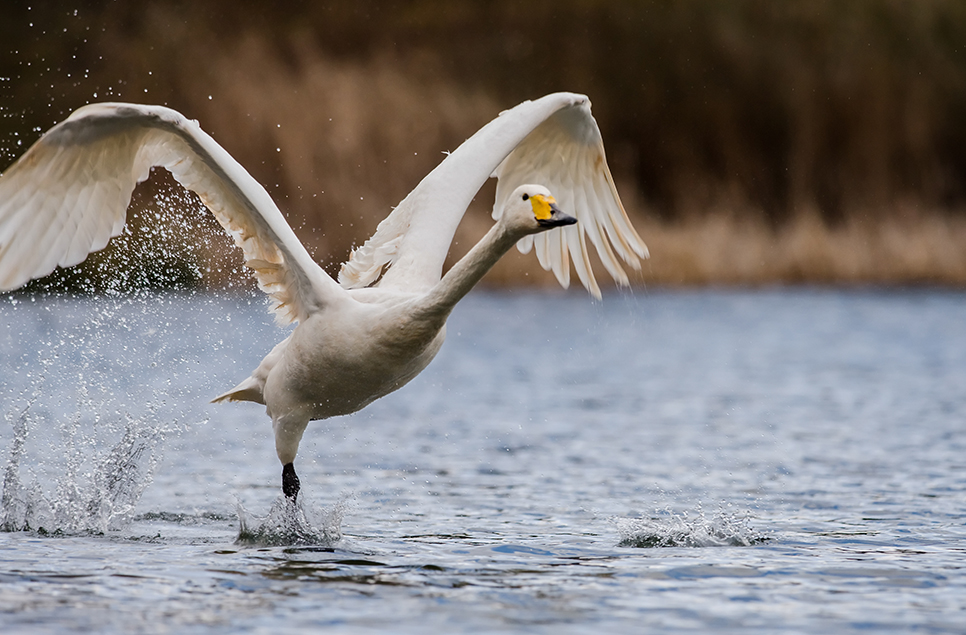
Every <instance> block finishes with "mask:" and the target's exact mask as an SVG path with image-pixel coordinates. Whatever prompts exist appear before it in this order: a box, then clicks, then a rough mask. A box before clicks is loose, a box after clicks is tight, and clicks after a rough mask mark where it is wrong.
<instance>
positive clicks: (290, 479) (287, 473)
mask: <svg viewBox="0 0 966 635" xmlns="http://www.w3.org/2000/svg"><path fill="white" fill-rule="evenodd" d="M282 493H283V494H285V495H286V496H287V497H289V498H291V499H292V500H293V501H294V500H295V497H296V496H298V493H299V477H298V475H297V474H296V473H295V465H294V464H292V463H286V464H285V465H283V466H282Z"/></svg>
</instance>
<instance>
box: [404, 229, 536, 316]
mask: <svg viewBox="0 0 966 635" xmlns="http://www.w3.org/2000/svg"><path fill="white" fill-rule="evenodd" d="M519 238H520V236H514V235H511V234H510V232H508V231H507V228H506V227H505V226H504V225H503V223H500V222H498V223H496V224H495V225H493V227H491V228H490V231H488V232H487V233H486V235H485V236H483V238H482V239H481V240H480V242H478V243H476V246H475V247H473V248H472V249H470V251H469V252H468V253H467V254H466V255H465V256H463V257H462V258H460V260H459V262H457V263H456V264H455V265H453V266H452V268H450V270H449V271H447V272H446V275H445V276H443V279H442V280H440V281H439V282H438V283H437V284H436V286H434V287H433V288H432V289H431V290H430V291H429V293H427V294H426V296H425V298H424V299H423V302H422V304H423V309H424V310H425V311H427V312H428V313H433V314H437V315H438V316H439V317H442V318H443V319H445V318H446V317H447V316H449V314H450V311H452V310H453V307H455V306H456V303H457V302H459V301H460V300H462V299H463V296H465V295H466V294H467V293H469V292H470V289H472V288H473V287H474V286H475V285H476V283H477V282H479V281H480V279H481V278H483V276H484V275H486V272H487V271H489V270H490V269H491V268H492V267H493V265H495V264H496V262H497V261H498V260H499V259H500V258H501V257H502V256H503V254H505V253H506V252H507V251H509V250H510V247H512V246H513V244H514V243H515V242H516V241H517V240H518V239H519Z"/></svg>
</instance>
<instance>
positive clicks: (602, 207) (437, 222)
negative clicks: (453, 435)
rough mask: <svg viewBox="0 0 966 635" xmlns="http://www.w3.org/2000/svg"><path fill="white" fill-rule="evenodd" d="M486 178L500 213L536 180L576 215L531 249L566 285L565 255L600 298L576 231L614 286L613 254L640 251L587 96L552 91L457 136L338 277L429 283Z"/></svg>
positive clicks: (631, 258)
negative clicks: (494, 180) (492, 181)
mask: <svg viewBox="0 0 966 635" xmlns="http://www.w3.org/2000/svg"><path fill="white" fill-rule="evenodd" d="M490 176H496V177H498V178H499V183H498V185H497V200H496V204H495V206H494V210H502V208H503V204H504V200H503V199H504V198H505V197H506V196H507V195H508V194H509V193H510V192H512V191H513V189H514V188H516V187H517V186H518V185H521V184H524V183H538V184H541V185H545V186H547V187H548V188H550V191H551V192H552V193H553V194H554V196H555V197H556V199H557V201H558V203H561V207H562V209H564V211H566V212H568V213H573V214H575V215H576V216H577V218H578V221H579V223H578V224H577V225H575V226H570V227H565V228H558V229H554V230H551V231H549V232H545V233H544V234H542V235H541V236H546V237H548V238H549V242H548V243H547V247H541V248H540V249H538V254H537V255H538V257H539V258H540V260H541V263H542V264H543V265H544V267H545V268H553V269H554V271H555V273H556V274H557V277H558V279H560V280H561V282H562V283H563V284H565V285H566V284H567V283H568V282H569V272H570V269H569V260H570V257H569V255H570V254H573V260H574V263H575V267H576V269H577V273H578V275H579V276H580V279H581V281H583V282H584V285H585V286H586V287H587V288H588V289H589V290H590V291H591V292H592V293H593V294H594V295H595V296H597V297H599V296H600V289H599V288H598V286H597V283H596V281H595V279H594V277H593V272H592V271H591V267H590V260H589V256H588V251H587V244H586V240H585V238H584V236H585V235H587V236H590V240H591V242H592V243H593V244H594V245H595V246H596V247H597V250H598V252H599V253H600V254H601V259H602V260H603V262H604V264H605V266H606V267H607V269H608V271H610V272H611V274H612V275H613V276H614V277H615V279H616V280H617V281H618V282H619V283H621V284H626V283H627V276H626V275H625V274H624V271H623V270H622V269H621V267H620V265H619V263H618V260H617V258H618V256H617V255H615V251H616V252H617V254H618V255H619V256H620V257H621V258H623V259H624V260H625V261H627V262H628V263H630V264H631V266H634V267H639V266H640V264H639V260H638V257H641V258H646V257H647V248H646V247H645V246H644V243H643V242H642V241H641V239H640V237H638V235H637V233H636V232H635V231H634V229H633V227H631V224H630V222H629V221H628V220H627V215H626V214H625V213H624V210H623V207H621V204H620V200H619V199H618V197H617V190H616V189H615V188H614V184H613V179H612V178H611V175H610V171H609V170H608V168H607V162H606V160H605V158H604V151H603V144H602V142H601V139H600V131H599V130H598V128H597V124H596V122H595V121H594V119H593V117H592V116H591V114H590V102H589V100H588V99H587V98H586V97H584V96H582V95H575V94H571V93H556V94H553V95H548V96H546V97H543V98H541V99H538V100H535V101H528V102H524V103H522V104H520V105H519V106H516V107H515V108H513V109H511V110H507V111H505V112H503V113H501V114H500V116H499V117H497V118H496V119H494V120H493V121H491V122H490V123H488V124H487V125H486V126H484V127H483V128H482V129H480V130H479V131H478V132H477V133H476V134H474V135H473V136H472V137H470V138H469V139H468V140H467V141H465V142H464V143H463V144H462V145H461V146H460V147H459V148H458V149H457V150H456V151H455V152H453V153H452V154H451V155H449V156H448V157H447V158H446V159H445V160H444V161H443V162H442V163H440V165H439V166H437V167H436V169H435V170H433V171H432V172H431V173H430V174H429V175H428V176H426V178H424V179H423V180H422V181H421V182H420V184H419V185H418V186H417V187H416V189H415V190H413V191H412V192H411V193H410V194H409V196H407V197H406V198H405V199H404V200H403V201H402V203H400V204H399V206H398V207H397V208H396V209H395V210H394V211H393V212H392V214H390V215H389V216H388V217H387V218H386V219H385V220H384V221H383V222H382V223H380V224H379V227H378V229H377V230H376V233H375V234H374V235H373V236H372V238H370V239H369V240H368V241H366V243H365V244H364V245H363V246H362V247H360V248H358V249H356V250H355V251H354V252H353V254H352V256H351V257H350V259H349V261H348V262H347V263H346V264H345V265H343V268H342V271H341V272H340V274H339V282H341V283H342V285H343V286H344V287H348V288H355V287H365V286H368V285H370V284H372V283H373V282H374V281H376V280H377V279H378V278H379V276H380V274H382V272H383V268H384V267H386V266H389V269H388V270H387V271H386V272H385V275H384V276H383V278H382V280H381V281H380V283H379V284H380V286H383V287H385V286H396V287H400V288H410V289H421V288H426V287H429V286H431V285H433V284H435V283H436V282H437V281H439V279H440V275H441V273H442V267H443V261H444V260H445V258H446V253H447V251H448V250H449V247H450V243H451V242H452V240H453V235H454V234H455V232H456V227H457V225H458V224H459V221H460V219H461V218H462V217H463V213H464V212H465V211H466V208H467V206H468V205H469V203H470V201H471V200H472V199H473V196H475V195H476V193H477V191H478V190H479V188H480V187H481V186H482V185H483V183H484V182H485V181H486V179H487V178H489V177H490ZM530 245H532V243H530ZM612 245H613V247H612ZM521 247H526V245H522V246H521Z"/></svg>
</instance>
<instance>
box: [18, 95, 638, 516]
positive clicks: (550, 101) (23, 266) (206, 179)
mask: <svg viewBox="0 0 966 635" xmlns="http://www.w3.org/2000/svg"><path fill="white" fill-rule="evenodd" d="M152 166H163V167H165V168H167V169H168V170H169V171H170V172H171V173H172V174H173V175H174V177H175V178H176V179H177V180H178V181H179V182H180V183H181V184H182V185H183V186H185V187H186V188H188V189H190V190H193V191H195V192H197V193H198V194H199V195H200V197H201V199H202V201H204V203H205V205H207V206H208V208H209V209H210V210H211V211H212V213H214V215H215V217H216V218H217V219H218V221H219V222H220V223H221V224H222V225H223V226H224V227H225V229H227V230H228V232H229V233H230V234H231V235H232V236H233V237H234V239H235V242H236V244H237V245H238V246H239V247H241V248H242V250H243V252H244V257H245V264H246V265H247V266H248V267H249V268H251V269H252V270H253V271H254V272H255V276H256V278H257V280H258V284H259V286H260V287H261V289H262V290H264V291H265V292H266V293H268V294H269V296H271V298H272V300H273V307H272V308H273V310H274V311H275V313H276V319H277V321H278V322H280V323H282V324H286V323H291V322H297V323H298V325H297V326H296V328H295V329H294V330H293V331H292V333H291V335H290V336H289V337H288V338H286V339H285V340H284V341H282V342H281V343H280V344H278V345H276V346H275V348H274V349H272V351H271V352H270V353H269V354H268V355H267V356H266V357H265V359H264V360H263V361H262V362H261V364H259V366H258V368H256V369H255V371H254V372H253V373H252V374H251V376H250V377H249V378H248V379H246V380H244V381H243V382H241V383H240V384H239V385H238V386H236V387H235V388H233V389H232V390H230V391H228V392H226V393H225V394H223V395H221V396H220V397H217V398H216V399H215V400H214V401H254V402H257V403H260V404H264V405H265V406H266V410H267V412H268V415H269V416H270V417H271V418H272V426H273V428H274V432H275V447H276V451H277V453H278V458H279V460H280V461H281V462H282V466H283V468H282V490H283V491H284V493H285V494H286V495H287V496H289V497H290V498H293V499H294V498H295V497H296V495H297V494H298V491H299V481H298V477H297V476H296V474H295V468H294V465H293V462H294V460H295V455H296V452H297V450H298V446H299V441H300V440H301V438H302V433H303V432H304V431H305V427H306V425H307V424H308V422H309V421H310V420H314V419H324V418H326V417H332V416H336V415H343V414H348V413H351V412H355V411H357V410H359V409H361V408H363V407H365V406H366V405H367V404H369V403H371V402H372V401H373V400H375V399H378V398H379V397H382V396H383V395H386V394H388V393H390V392H392V391H394V390H396V389H398V388H400V387H401V386H403V385H404V384H406V383H407V382H408V381H409V380H411V379H412V378H413V377H415V376H416V375H417V374H419V372H420V371H422V370H423V369H424V368H425V367H426V365H427V364H429V362H430V361H431V360H432V359H433V357H434V356H435V355H436V353H437V351H439V348H440V346H441V345H442V343H443V339H444V337H445V332H446V329H445V327H446V319H447V317H448V316H449V314H450V312H451V311H452V310H453V307H454V306H455V305H456V303H457V302H458V301H459V300H460V299H461V298H462V297H463V296H464V295H466V293H467V292H469V290H470V289H471V288H472V287H473V285H475V284H476V283H477V282H478V281H479V280H480V278H482V277H483V275H484V274H485V273H486V272H487V271H488V270H489V269H490V268H491V267H492V266H493V265H494V264H495V263H496V261H497V260H499V258H500V257H501V256H502V255H503V254H504V253H506V251H507V250H509V249H510V247H511V246H512V245H513V244H514V243H516V244H517V245H518V247H519V248H520V249H521V251H523V252H524V253H526V252H527V251H529V250H530V249H531V248H534V247H535V249H536V253H537V257H538V259H539V261H540V263H541V265H542V266H543V267H544V268H545V269H552V270H553V272H554V273H555V274H556V277H557V279H558V280H559V281H560V283H561V284H563V285H564V286H567V285H568V284H569V281H570V264H569V263H570V261H571V259H572V261H573V263H574V268H575V270H576V272H577V275H578V277H579V278H580V280H581V282H582V283H583V284H584V286H585V287H586V288H587V289H588V290H589V291H590V292H591V293H592V294H594V295H595V296H597V297H600V289H599V287H598V285H597V282H596V280H595V279H594V274H593V271H592V269H591V263H590V258H589V251H588V245H587V240H588V239H589V240H590V242H591V243H593V245H594V247H595V248H596V251H597V253H598V255H599V257H600V260H601V262H602V264H603V266H604V267H605V268H606V269H607V271H608V272H609V273H610V274H611V276H613V278H614V279H615V280H616V281H617V282H618V283H619V284H621V285H626V284H628V279H627V276H626V274H625V273H624V270H623V269H622V268H621V264H620V260H623V261H624V262H626V263H628V264H629V265H630V266H632V267H634V268H639V267H640V261H639V259H640V258H646V257H647V248H646V247H645V246H644V243H643V241H641V239H640V237H639V236H638V235H637V233H636V232H635V231H634V228H633V227H632V226H631V224H630V222H629V221H628V218H627V215H626V214H625V212H624V209H623V207H622V206H621V203H620V199H619V198H618V196H617V190H616V188H615V187H614V182H613V179H612V178H611V175H610V171H609V169H608V167H607V162H606V160H605V157H604V147H603V143H602V141H601V138H600V131H599V129H598V128H597V123H596V121H594V118H593V116H592V115H591V114H590V102H589V100H588V99H587V98H586V97H584V96H582V95H575V94H570V93H558V94H553V95H548V96H546V97H543V98H541V99H538V100H535V101H528V102H524V103H522V104H520V105H519V106H516V107H515V108H513V109H512V110H508V111H505V112H503V113H502V114H501V115H500V116H499V117H497V118H496V119H495V120H493V121H491V122H490V123H489V124H487V125H486V126H484V127H483V128H482V129H481V130H480V131H479V132H477V133H476V134H475V135H473V136H472V137H471V138H470V139H468V140H467V141H466V142H464V143H463V144H462V145H461V146H460V147H459V148H458V149H457V150H456V151H455V152H453V153H452V154H450V155H449V156H448V157H447V158H446V159H444V160H443V162H442V163H440V165H439V166H438V167H436V169H434V170H433V171H432V172H430V174H429V175H428V176H426V178H424V179H423V180H422V181H421V182H420V183H419V185H418V186H417V187H416V189H414V190H413V191H412V192H411V193H410V194H409V195H408V196H407V197H406V198H405V199H404V200H403V201H402V202H401V203H400V204H399V206H398V207H396V208H395V210H394V211H393V212H392V213H391V214H390V215H389V216H388V217H387V218H386V219H385V220H383V221H382V223H380V225H379V227H378V229H377V230H376V233H375V234H374V235H373V236H372V238H370V239H369V240H368V241H366V243H365V244H364V245H362V246H361V247H359V248H358V249H356V250H355V251H354V252H353V253H352V255H351V257H350V258H349V261H348V262H346V263H345V264H344V265H343V267H342V270H341V272H340V274H339V283H341V285H340V284H339V283H336V282H335V281H334V280H333V279H332V278H330V277H329V276H328V275H327V274H326V273H325V272H324V271H323V270H322V269H321V268H320V267H319V266H318V265H317V264H316V263H315V262H314V261H313V260H312V258H311V257H310V256H309V254H308V252H307V251H306V250H305V248H304V247H303V246H302V244H301V243H300V242H299V240H298V239H297V238H296V236H295V233H294V232H293V231H292V229H291V228H290V227H289V225H288V224H287V223H286V222H285V219H284V217H283V216H282V214H281V212H280V211H279V209H278V207H276V205H275V203H274V202H273V201H272V199H271V197H269V195H268V193H267V192H266V191H265V189H264V188H263V187H262V186H261V185H259V184H258V182H256V181H255V179H253V178H252V177H251V175H249V174H248V172H246V171H245V169H244V168H243V167H242V166H241V165H239V164H238V163H237V162H236V161H235V160H234V159H233V158H232V157H231V156H230V155H229V154H228V153H227V152H226V151H225V150H224V149H223V148H222V147H221V146H219V145H218V144H217V143H216V142H215V141H214V140H213V139H212V138H211V137H210V136H208V135H207V134H205V133H204V132H203V131H202V130H201V128H200V127H199V126H198V124H197V122H195V121H189V120H187V119H185V118H184V117H183V116H182V115H181V114H179V113H177V112H175V111H173V110H171V109H169V108H164V107H161V106H143V105H134V104H119V103H114V104H92V105H89V106H85V107H83V108H80V109H79V110H77V111H76V112H74V113H73V114H72V115H71V116H70V117H68V118H67V119H66V120H65V121H63V122H62V123H60V124H58V125H56V126H54V127H53V128H52V129H51V130H49V131H48V132H47V133H46V134H45V135H44V136H43V137H42V138H41V139H40V140H39V141H37V143H36V144H34V145H33V146H32V147H31V148H30V149H29V150H28V151H27V152H26V153H25V154H24V155H23V156H22V157H21V158H20V159H19V160H18V161H17V162H16V163H14V164H13V165H12V166H11V167H10V168H9V169H8V170H7V171H6V172H5V173H3V174H2V175H0V291H9V290H12V289H16V288H18V287H20V286H22V285H23V284H25V283H26V282H27V281H29V280H31V279H33V278H38V277H41V276H44V275H46V274H48V273H50V272H51V271H53V270H54V268H55V267H57V266H62V267H69V266H72V265H75V264H77V263H79V262H81V261H82V260H84V259H85V258H86V257H87V255H88V254H89V253H91V252H93V251H96V250H99V249H101V248H103V247H104V246H105V245H106V244H107V241H108V240H109V239H110V238H111V237H112V236H116V235H118V234H119V233H120V232H121V231H122V229H123V227H124V223H125V215H126V210H127V206H128V204H129V202H130V199H131V193H132V192H133V190H134V187H135V185H136V184H137V183H138V182H140V181H143V180H144V179H146V178H147V176H148V174H149V171H150V169H151V167H152ZM490 176H495V177H497V178H498V179H499V181H498V183H497V190H496V202H495V204H494V207H493V217H494V218H495V219H496V223H495V224H494V225H493V227H492V229H490V231H489V232H488V233H487V234H486V235H485V236H484V237H483V239H482V240H480V242H479V243H478V244H477V245H476V246H475V247H473V249H471V250H470V252H469V253H467V254H466V256H464V257H463V258H462V259H461V260H460V261H459V262H457V263H456V264H455V265H454V266H453V267H452V268H451V269H450V270H449V271H448V272H447V273H446V275H445V276H443V275H442V267H443V261H444V258H445V257H446V252H447V250H448V249H449V247H450V243H451V242H452V239H453V235H454V233H455V231H456V226H457V225H458V224H459V221H460V219H461V218H462V216H463V213H464V212H465V211H466V208H467V206H468V205H469V203H470V201H471V200H472V198H473V196H474V195H475V194H476V192H477V191H478V190H479V188H480V187H481V186H482V185H483V183H484V182H485V181H486V179H487V178H489V177H490ZM551 192H553V193H554V195H556V200H555V199H554V197H553V196H551ZM558 202H559V205H560V207H559V208H558ZM560 208H564V209H567V210H572V213H573V217H571V216H567V215H566V214H564V213H563V212H562V211H561V209H560ZM573 223H578V224H577V225H573ZM567 225H570V226H567ZM555 228H556V229H555Z"/></svg>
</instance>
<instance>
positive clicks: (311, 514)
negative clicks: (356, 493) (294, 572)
mask: <svg viewBox="0 0 966 635" xmlns="http://www.w3.org/2000/svg"><path fill="white" fill-rule="evenodd" d="M304 501H305V496H304V494H303V495H300V496H299V497H298V499H297V500H296V501H292V500H291V499H289V498H288V497H286V496H279V497H278V498H277V499H276V500H275V502H274V503H273V504H272V507H271V509H270V510H269V512H268V515H267V516H264V517H261V516H255V515H254V514H252V513H250V512H248V511H247V510H246V509H245V508H244V507H243V506H242V504H241V503H240V502H239V503H238V526H239V530H238V539H237V540H236V541H235V542H236V543H237V544H239V545H245V546H257V547H280V546H305V545H317V546H324V547H331V546H333V545H334V544H335V543H337V542H339V541H340V540H342V520H343V519H344V518H345V515H346V513H347V512H348V510H349V507H350V505H351V501H352V495H351V494H348V493H343V494H342V495H341V496H340V497H339V500H338V501H336V502H335V504H333V505H332V506H331V507H326V508H315V509H313V508H312V507H311V506H310V507H309V508H308V509H306V506H305V503H304Z"/></svg>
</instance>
